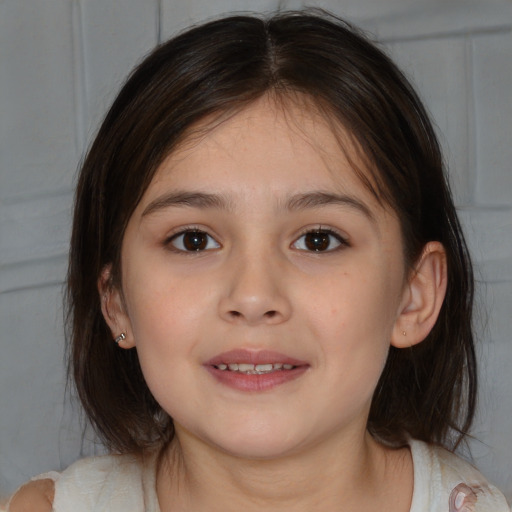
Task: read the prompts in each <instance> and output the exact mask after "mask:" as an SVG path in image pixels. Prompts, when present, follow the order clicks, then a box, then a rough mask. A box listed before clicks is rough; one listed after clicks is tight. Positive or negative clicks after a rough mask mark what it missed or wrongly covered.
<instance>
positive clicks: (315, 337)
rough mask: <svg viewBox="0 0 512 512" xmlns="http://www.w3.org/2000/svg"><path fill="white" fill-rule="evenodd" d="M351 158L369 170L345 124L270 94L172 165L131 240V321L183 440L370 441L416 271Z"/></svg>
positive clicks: (187, 148) (167, 164) (255, 453)
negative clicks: (373, 408)
mask: <svg viewBox="0 0 512 512" xmlns="http://www.w3.org/2000/svg"><path fill="white" fill-rule="evenodd" d="M340 137H341V138H342V139H344V146H346V148H348V149H346V150H345V152H344V151H342V149H341V148H340V143H339V138H340ZM346 154H348V156H349V157H350V159H351V161H352V162H353V163H355V164H359V165H362V164H361V162H360V161H359V160H358V158H357V155H356V152H355V151H354V150H351V149H350V143H349V141H348V138H347V137H346V136H345V137H344V133H343V131H342V130H341V129H340V131H339V133H338V134H337V135H335V134H333V132H332V127H329V125H328V123H327V122H325V121H324V120H323V119H322V118H321V117H320V116H319V115H316V114H314V113H312V109H304V108H303V109H299V108H298V107H295V106H293V105H292V103H291V102H290V104H289V105H288V106H287V107H286V108H283V107H282V106H276V105H275V104H274V103H273V102H272V101H271V100H269V99H266V98H265V99H262V100H259V101H258V102H256V103H254V104H253V105H251V106H250V107H248V108H246V109H244V110H243V111H241V112H240V113H238V114H237V115H235V116H234V117H231V118H229V119H228V120H226V121H224V122H223V123H221V124H219V125H218V126H217V127H215V128H213V129H212V130H210V131H208V132H207V134H206V135H205V136H204V137H201V138H199V139H196V140H193V141H189V143H185V144H184V145H182V147H181V149H178V150H176V151H175V152H173V153H172V154H171V155H170V156H169V157H168V158H167V159H166V160H165V161H164V163H163V164H162V165H161V167H160V168H159V169H158V171H157V173H156V175H155V177H154V179H153V181H152V183H151V184H150V186H149V188H148V189H147V191H146V193H145V194H144V196H143V198H142V200H141V202H140V204H139V205H138V206H137V208H136V210H135V212H134V214H133V215H132V217H131V219H130V221H129V224H128V227H127V230H126V234H125V237H124V242H123V247H122V291H123V298H124V303H123V302H122V301H121V299H120V297H117V303H118V304H119V305H120V306H119V307H120V308H124V312H125V313H124V314H120V315H119V317H118V325H119V327H120V328H122V329H123V330H126V331H127V333H128V336H127V340H126V341H127V343H128V346H129V345H130V344H132V343H133V344H135V346H136V348H137V352H138V355H139V359H140V363H141V366H142V370H143V373H144V376H145V378H146V380H147V384H148V386H149V388H150V389H151V391H152V393H153V395H154V396H155V398H156V400H157V401H158V402H159V403H160V405H161V406H162V407H163V408H164V409H165V410H166V411H167V412H168V413H169V414H170V415H171V416H172V418H173V419H174V421H175V424H176V431H177V435H178V436H181V437H182V438H183V439H185V438H186V439H190V440H195V441H197V442H200V443H206V446H209V447H214V448H219V449H221V450H223V451H225V452H228V453H232V454H235V455H238V456H244V457H258V458H271V457H279V456H283V455H286V454H291V453H296V452H297V451H300V450H303V449H307V447H311V446H313V445H315V444H316V443H318V442H335V441H336V440H342V439H345V440H346V439H353V438H354V435H359V434H360V433H362V432H363V433H364V431H365V425H366V420H367V416H368V411H369V407H370V402H371V398H372V394H373V391H374V389H375V386H376V384H377V381H378V379H379V376H380V374H381V371H382V368H383V366H384V363H385V360H386V356H387V352H388V348H389V345H390V340H391V339H392V336H393V335H396V330H397V329H398V327H397V326H396V320H397V318H398V317H399V315H400V312H401V310H402V309H403V307H404V305H403V303H404V297H405V295H406V292H405V289H406V286H405V281H406V280H405V263H404V260H403V256H402V252H403V251H402V240H401V232H400V225H399V222H398V220H397V218H396V216H395V215H394V214H393V213H392V212H390V211H388V210H387V209H385V208H384V207H383V206H382V205H380V204H379V203H378V201H377V200H376V199H375V197H374V196H373V195H372V193H371V192H370V191H369V190H368V189H367V188H366V187H365V186H364V185H363V184H362V183H361V181H360V179H359V178H358V177H357V175H356V173H355V172H354V170H353V168H352V167H351V165H350V164H349V162H348V160H347V156H346ZM237 365H238V370H236V368H237Z"/></svg>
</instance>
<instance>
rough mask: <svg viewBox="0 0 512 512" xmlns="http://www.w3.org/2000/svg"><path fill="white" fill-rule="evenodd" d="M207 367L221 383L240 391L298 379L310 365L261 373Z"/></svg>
mask: <svg viewBox="0 0 512 512" xmlns="http://www.w3.org/2000/svg"><path fill="white" fill-rule="evenodd" d="M206 369H207V370H208V371H209V372H210V374H211V375H213V377H215V379H217V380H218V381H219V382H220V383H222V384H225V385H226V386H229V387H231V388H234V389H237V390H239V391H266V390H268V389H272V388H275V387H277V386H280V385H281V384H285V383H287V382H291V381H292V380H295V379H297V378H298V377H300V376H301V375H302V374H303V373H304V372H305V371H306V370H307V369H308V366H296V367H295V368H292V369H291V370H277V371H275V372H271V373H263V374H260V375H247V374H245V373H241V372H231V371H229V370H219V369H218V368H216V367H215V366H209V365H208V366H206Z"/></svg>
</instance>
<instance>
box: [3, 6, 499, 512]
mask: <svg viewBox="0 0 512 512" xmlns="http://www.w3.org/2000/svg"><path fill="white" fill-rule="evenodd" d="M472 300H473V281H472V272H471V265H470V261H469V258H468V256H467V253H466V245H465V243H464V239H463V235H462V233H461V229H460V226H459V222H458V219H457V216H456V213H455V209H454V206H453V202H452V199H451V195H450V191H449V188H448V185H447V182H446V179H445V176H444V172H443V164H442V158H441V154H440V150H439V146H438V143H437V140H436V138H435V135H434V132H433V129H432V127H431V124H430V122H429V121H428V118H427V115H426V113H425V111H424V108H423V106H422V105H421V103H420V101H419V100H418V98H417V96H416V94H415V93H414V91H413V90H412V89H411V86H410V85H409V83H408V82H407V80H406V79H405V78H404V77H403V75H402V74H401V73H400V72H399V71H398V70H397V68H396V67H395V66H394V65H393V64H392V63H391V62H390V60H389V59H388V58H387V57H386V56H385V55H384V54H383V53H382V52H381V51H380V50H378V49H377V48H375V47H374V46H373V45H372V44H371V43H369V42H368V41H367V40H366V39H365V37H364V36H363V35H361V34H360V33H358V32H357V31H356V30H355V29H354V28H351V27H350V26H349V25H347V24H346V23H344V22H343V21H341V20H338V19H336V18H334V17H333V16H330V15H327V14H321V13H316V12H315V13H311V12H309V13H308V12H298V13H285V14H278V15H275V16H273V17H270V18H268V19H265V20H263V19H261V18H259V17H251V16H235V17H231V18H226V19H221V20H218V21H214V22H210V23H207V24H205V25H202V26H199V27H196V28H193V29H191V30H189V31H187V32H185V33H183V34H181V35H180V36H178V37H176V38H175V39H173V40H171V41H170V42H168V43H166V44H164V45H162V46H161V47H159V48H157V49H156V50H155V51H154V52H153V53H152V54H151V55H150V56H149V57H148V58H147V59H146V60H145V61H144V62H143V63H142V64H141V65H140V66H139V67H138V68H137V69H136V70H135V72H134V73H133V75H132V76H131V77H130V79H129V80H128V82H127V83H126V85H125V86H124V88H123V89H122V91H121V92H120V94H119V96H118V98H117V100H116V101H115V103H114V105H113V106H112V108H111V110H110V112H109V113H108V115H107V117H106V119H105V121H104V123H103V125H102V127H101V129H100V131H99V133H98V135H97V137H96V140H95V142H94V144H93V145H92V147H91V149H90V151H89V154H88V156H87V158H86V160H85V163H84V165H83V168H82V171H81V174H80V178H79V183H78V188H77V193H76V205H75V216H74V225H73V235H72V241H71V252H70V267H69V276H68V301H69V313H70V315H69V318H70V343H71V345H70V367H71V369H72V374H73V376H74V380H75V383H76V388H77V390H78V394H79V396H80V398H81V401H82V403H83V405H84V408H85V410H86V412H87V414H88V416H89V418H90V420H91V421H92V423H93V424H94V425H95V427H96V429H97V431H98V433H99V434H100V435H101V437H102V439H103V440H104V442H105V444H106V446H107V447H108V448H109V449H110V451H111V453H112V455H109V456H104V457H97V458H92V459H85V460H82V461H79V462H77V463H75V464H74V465H72V466H71V467H70V468H68V469H67V470H65V471H64V472H63V473H61V474H57V473H49V474H45V475H41V476H39V477H37V478H36V479H35V480H34V481H32V482H31V483H29V484H27V485H26V486H24V487H23V488H22V489H21V490H20V491H19V492H18V493H17V494H16V495H15V497H14V498H13V499H12V501H11V504H10V510H12V511H13V512H16V511H19V510H35V511H40V510H41V511H44V510H55V511H56V512H64V511H74V512H77V511H78V512H80V511H95V512H98V511H110V512H117V511H128V510H129V511H144V510H145V511H151V512H153V511H162V512H167V511H173V512H174V511H194V512H198V511H217V510H218V511H221V510H222V511H223V512H225V511H230V510H240V509H244V510H248V511H252V510H261V509H265V510H268V511H277V510H291V509H292V508H293V510H296V511H313V510H315V511H316V510H324V511H344V512H350V511H356V510H357V511H358V512H361V511H374V510H382V511H393V512H406V511H411V512H427V511H436V512H438V511H439V512H444V511H446V512H448V511H450V512H454V511H463V510H464V511H478V512H484V511H489V512H491V511H492V512H502V511H503V512H504V511H508V510H509V508H508V506H507V504H506V502H505V499H504V497H503V496H502V495H501V494H500V493H499V491H498V490H497V489H496V488H495V487H493V486H492V485H490V484H489V483H487V482H486V481H485V479H484V478H483V477H482V476H481V475H480V474H479V473H478V472H477V471H476V470H475V469H474V468H473V467H472V466H470V465H469V464H468V463H466V462H464V461H463V460H461V459H459V458H457V457H456V456H455V455H453V454H452V453H451V452H450V451H449V450H453V449H455V448H456V447H457V446H458V445H459V444H460V443H461V441H463V440H464V437H465V436H466V435H467V432H468V430H469V428H470V425H471V421H472V417H473V413H474V410H475V396H476V369H475V365H476V362H475V352H474V347H473V336H472V331H471V310H472ZM447 449H448V450H447Z"/></svg>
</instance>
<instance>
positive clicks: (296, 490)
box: [157, 432, 412, 512]
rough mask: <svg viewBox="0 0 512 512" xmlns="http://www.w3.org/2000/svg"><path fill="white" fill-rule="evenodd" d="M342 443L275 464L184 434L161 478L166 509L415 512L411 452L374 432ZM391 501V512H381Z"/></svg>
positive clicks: (167, 455) (174, 445)
mask: <svg viewBox="0 0 512 512" xmlns="http://www.w3.org/2000/svg"><path fill="white" fill-rule="evenodd" d="M337 441H338V442H337V443H334V444H333V443H322V444H321V445H318V446H314V447H309V448H308V449H304V450H302V451H300V452H297V453H293V454H289V455H285V456H282V457H279V458H275V459H271V460H254V459H252V460H251V459H243V458H239V457H236V456H232V455H230V454H227V453H225V452H222V451H220V450H217V449H215V448H212V447H211V446H209V445H206V444H204V443H202V442H201V441H200V440H198V439H197V438H193V437H191V436H190V435H189V434H188V433H186V432H179V434H178V435H177V437H176V438H175V439H174V441H173V443H171V445H170V446H169V447H168V449H167V451H166V453H165V455H164V457H163V459H162V464H161V466H160V468H159V471H158V477H157V491H158V496H159V501H160V506H161V510H162V512H170V511H172V512H177V511H180V512H181V511H189V510H194V511H203V510H204V511H209V512H214V511H219V512H220V511H222V512H231V511H235V510H236V511H239V510H245V511H247V512H252V511H253V510H254V511H256V510H257V511H260V510H262V509H265V510H266V511H267V512H274V511H276V512H277V511H278V510H279V511H282V510H283V509H285V510H291V509H292V507H293V510H294V511H295V512H299V511H312V510H320V509H321V510H323V511H326V512H327V511H337V512H339V511H341V510H342V511H344V512H345V511H347V512H348V511H352V510H353V511H356V510H357V511H358V512H361V511H364V510H379V509H380V510H388V509H389V510H394V511H401V510H404V511H405V510H409V508H408V507H409V505H410V501H411V495H412V467H411V465H410V464H407V462H408V461H409V457H408V450H405V451H404V450H402V451H391V450H389V449H386V448H384V447H382V446H381V445H379V444H378V443H376V442H375V441H374V440H373V439H372V438H371V437H370V436H369V435H368V434H367V433H363V434H362V435H361V436H360V437H359V438H354V437H351V438H349V439H345V440H344V441H341V440H337ZM398 475H400V476H398ZM406 477H408V478H406ZM404 478H405V480H406V482H409V483H410V486H409V487H410V488H407V486H404ZM395 480H396V484H397V485H396V486H395V485H394V482H395ZM398 484H399V485H400V490H401V491H402V492H400V490H397V487H398ZM404 487H406V488H407V492H405V493H404V492H403V490H404ZM388 496H389V498H390V500H392V502H391V501H390V503H389V504H390V506H389V508H388V507H382V504H383V500H385V499H386V497H388Z"/></svg>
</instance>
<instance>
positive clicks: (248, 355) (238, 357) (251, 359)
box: [205, 349, 308, 366]
mask: <svg viewBox="0 0 512 512" xmlns="http://www.w3.org/2000/svg"><path fill="white" fill-rule="evenodd" d="M233 363H243V364H254V365H256V364H265V363H268V364H270V363H271V364H276V363H283V364H291V365H293V366H305V365H307V364H308V363H307V362H306V361H301V360H300V359H296V358H293V357H289V356H287V355H285V354H281V353H279V352H275V351H273V350H247V349H235V350H229V351H228V352H223V353H222V354H219V355H217V356H215V357H212V358H211V359H210V360H208V361H206V363H205V365H207V366H218V365H219V364H233Z"/></svg>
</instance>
